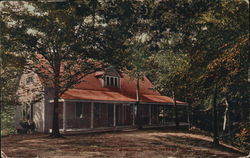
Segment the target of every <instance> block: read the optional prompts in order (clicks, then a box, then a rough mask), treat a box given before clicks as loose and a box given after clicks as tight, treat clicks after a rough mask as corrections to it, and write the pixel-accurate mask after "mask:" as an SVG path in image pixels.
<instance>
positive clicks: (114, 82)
mask: <svg viewBox="0 0 250 158" xmlns="http://www.w3.org/2000/svg"><path fill="white" fill-rule="evenodd" d="M104 86H105V87H119V82H118V77H112V76H106V77H104Z"/></svg>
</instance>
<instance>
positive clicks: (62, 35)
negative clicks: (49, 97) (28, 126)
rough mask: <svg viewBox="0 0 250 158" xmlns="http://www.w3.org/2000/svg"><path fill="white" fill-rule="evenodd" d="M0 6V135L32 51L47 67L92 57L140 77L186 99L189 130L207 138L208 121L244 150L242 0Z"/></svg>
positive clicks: (249, 108) (9, 127)
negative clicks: (193, 130)
mask: <svg viewBox="0 0 250 158" xmlns="http://www.w3.org/2000/svg"><path fill="white" fill-rule="evenodd" d="M1 10H2V14H1V20H0V22H1V78H0V80H1V135H5V134H13V133H16V131H15V128H14V121H15V117H14V116H15V114H14V110H15V107H16V105H18V99H17V98H18V96H16V90H17V85H18V81H19V77H20V75H21V74H22V72H23V71H24V70H25V69H30V68H31V67H30V65H29V61H32V62H33V63H36V62H38V61H37V60H36V59H35V57H36V53H38V54H40V55H42V56H43V57H45V58H46V60H47V61H49V62H50V63H53V64H52V68H54V72H56V68H57V67H58V65H59V67H60V62H64V61H73V62H72V63H74V62H75V61H77V60H76V59H81V60H80V61H83V60H84V61H85V60H86V61H87V60H88V59H92V60H98V61H101V62H103V63H108V65H113V66H115V67H116V68H117V69H119V70H120V71H124V70H129V71H130V73H131V76H132V77H134V78H138V79H140V78H141V77H142V76H144V75H146V76H148V78H149V79H150V80H151V81H152V82H153V83H154V85H155V88H156V89H157V90H159V91H160V92H161V94H163V95H167V96H171V97H173V96H174V97H175V98H176V99H177V100H182V101H186V102H188V103H189V105H190V124H191V127H195V128H199V129H201V130H204V131H207V132H208V133H209V134H212V133H214V129H215V126H216V127H217V128H218V136H217V137H218V138H219V139H220V140H224V141H226V142H229V143H233V144H234V145H237V146H240V147H241V148H245V149H249V146H250V143H249V142H250V104H249V101H250V99H249V94H250V89H249V82H250V81H249V80H250V77H249V71H250V68H249V67H250V65H249V63H250V56H249V3H248V1H244V0H230V1H219V0H215V1H210V0H205V1H204V0H194V1H192V0H191V1H185V0H179V1H175V0H170V1H161V0H159V1H151V0H144V1H139V0H138V1H134V0H123V1H120V0H115V1H111V0H110V1H109V0H107V1H102V0H89V1H81V2H78V1H76V2H74V1H72V2H60V3H38V2H25V3H24V2H13V3H12V2H1ZM53 66H54V67H53ZM73 67H74V64H72V67H70V66H69V67H67V69H68V70H69V71H72V70H73V69H72V68H73ZM32 69H33V70H34V68H33V67H32ZM67 69H66V70H67ZM99 69H100V67H96V66H95V65H93V64H87V65H86V64H85V65H82V67H81V69H80V70H73V71H74V72H76V73H75V75H78V73H85V74H88V73H91V72H94V71H97V70H99ZM90 70H91V71H90ZM41 75H43V74H41ZM53 75H54V77H53V79H54V78H56V77H55V76H56V75H58V76H57V77H58V78H60V77H61V78H62V77H63V78H64V79H67V80H69V78H70V77H72V76H60V73H58V74H57V73H54V74H53ZM53 79H51V80H53ZM53 81H54V80H53ZM59 82H60V81H59V80H58V81H57V82H55V84H56V83H59ZM75 82H76V81H72V80H70V81H69V82H68V83H69V84H65V85H63V86H62V87H60V88H59V89H58V95H60V94H62V93H63V92H64V91H65V90H67V88H70V87H71V86H72V85H74V84H75ZM216 116H217V117H216ZM225 118H226V120H227V121H226V123H224V119H225ZM213 120H215V121H213ZM214 123H217V124H214ZM223 124H225V125H223ZM223 126H225V127H224V128H223Z"/></svg>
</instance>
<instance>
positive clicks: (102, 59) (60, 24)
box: [4, 0, 133, 137]
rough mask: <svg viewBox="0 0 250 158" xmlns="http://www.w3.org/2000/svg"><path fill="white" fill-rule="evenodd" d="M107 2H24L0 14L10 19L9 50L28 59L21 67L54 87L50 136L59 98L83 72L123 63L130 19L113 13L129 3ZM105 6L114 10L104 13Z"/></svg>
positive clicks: (54, 133)
mask: <svg viewBox="0 0 250 158" xmlns="http://www.w3.org/2000/svg"><path fill="white" fill-rule="evenodd" d="M113 3H114V2H111V1H107V2H99V1H96V0H91V1H84V2H63V3H26V5H29V7H30V8H33V11H28V10H23V9H21V10H15V11H14V12H8V11H6V12H5V15H4V16H5V17H10V18H9V21H10V22H12V23H13V25H9V24H7V25H6V26H8V27H9V28H10V30H12V32H11V34H10V38H9V40H11V41H13V42H15V44H16V47H15V48H12V51H18V52H22V53H23V54H24V55H25V58H26V59H27V61H28V66H27V68H29V69H30V70H32V71H34V72H36V73H37V74H38V75H39V76H40V78H42V81H43V84H45V86H47V87H52V88H53V90H54V98H53V99H54V113H53V128H52V136H53V137H60V136H61V135H60V133H59V127H58V104H59V102H58V100H59V98H60V96H61V95H62V94H63V93H64V92H65V91H67V90H68V89H69V88H71V87H73V86H74V85H75V84H76V83H78V82H81V81H83V80H82V79H83V78H84V76H86V75H87V74H90V73H93V72H95V71H97V70H100V69H102V68H103V67H105V65H107V64H112V65H114V66H117V67H118V68H120V67H122V65H123V64H124V63H125V62H126V60H123V59H126V58H124V57H126V56H127V54H124V49H125V47H124V43H125V41H126V40H127V38H129V37H131V34H129V33H128V32H129V31H130V29H127V28H129V27H130V25H132V22H133V21H132V22H130V21H129V20H128V19H129V18H131V16H130V15H125V16H121V17H120V16H119V17H113V16H114V15H115V14H116V13H119V12H120V11H121V10H123V11H124V10H125V9H126V8H127V7H128V6H129V5H132V3H130V2H129V1H124V2H122V3H120V2H119V1H116V2H115V7H113V8H112V4H113ZM6 4H8V5H11V4H10V3H6ZM117 4H122V5H121V6H119V5H117ZM21 8H25V5H23V6H22V7H21ZM109 9H111V10H115V11H116V13H113V12H108V11H109ZM125 11H126V10H125ZM119 14H123V13H119ZM114 21H115V23H113V22H114ZM124 21H126V22H124ZM118 26H120V28H123V29H122V31H120V30H119V29H116V27H118ZM120 35H122V36H120ZM114 36H117V37H119V38H114ZM112 43H116V45H112ZM110 50H112V51H110ZM122 57H123V58H122Z"/></svg>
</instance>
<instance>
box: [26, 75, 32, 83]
mask: <svg viewBox="0 0 250 158" xmlns="http://www.w3.org/2000/svg"><path fill="white" fill-rule="evenodd" d="M31 83H33V77H32V76H29V77H27V78H26V84H27V85H29V84H31Z"/></svg>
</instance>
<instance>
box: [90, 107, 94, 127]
mask: <svg viewBox="0 0 250 158" xmlns="http://www.w3.org/2000/svg"><path fill="white" fill-rule="evenodd" d="M90 128H94V102H91V119H90Z"/></svg>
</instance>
